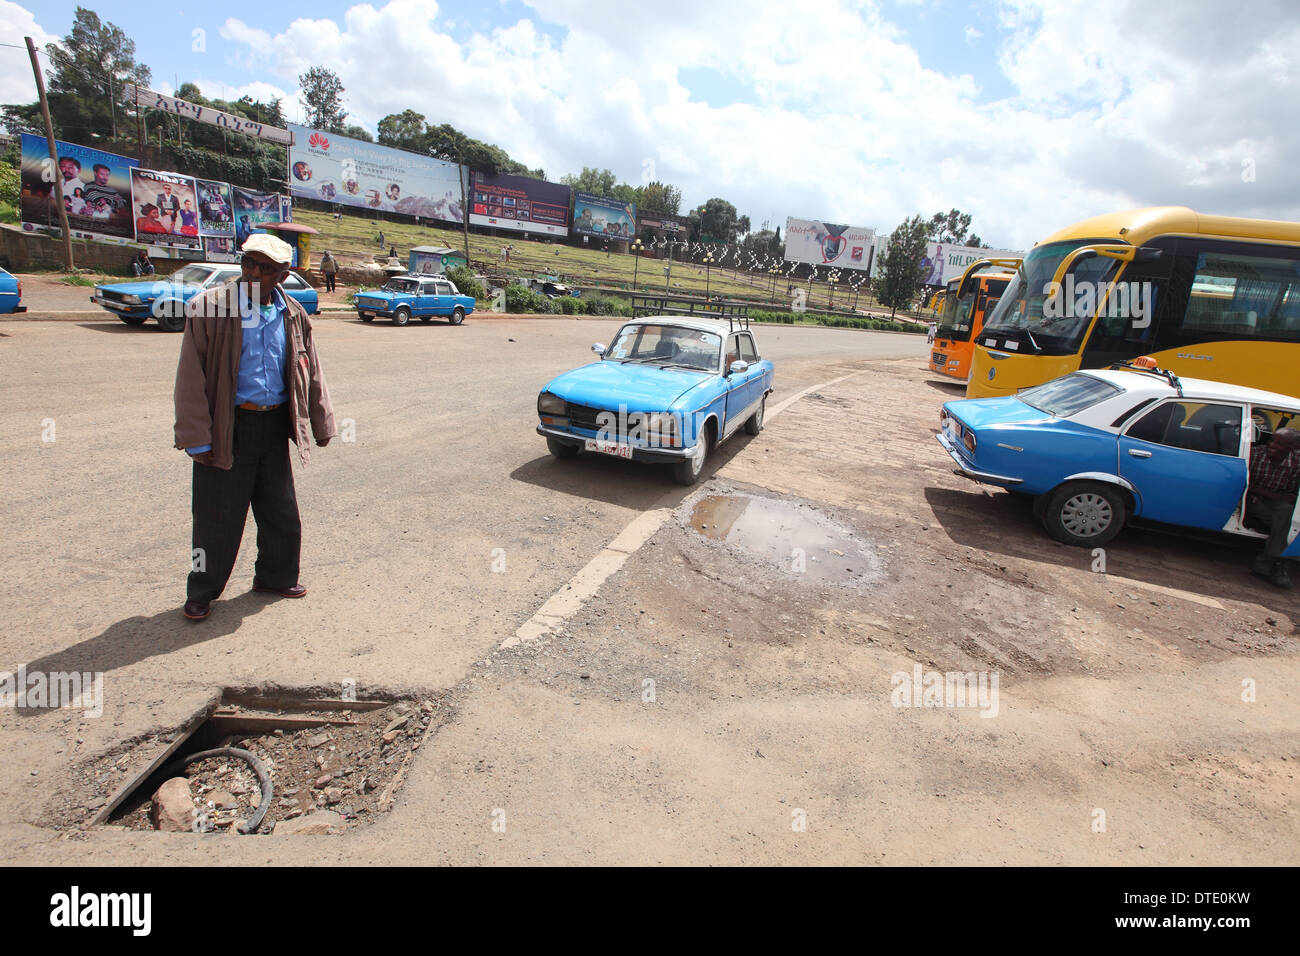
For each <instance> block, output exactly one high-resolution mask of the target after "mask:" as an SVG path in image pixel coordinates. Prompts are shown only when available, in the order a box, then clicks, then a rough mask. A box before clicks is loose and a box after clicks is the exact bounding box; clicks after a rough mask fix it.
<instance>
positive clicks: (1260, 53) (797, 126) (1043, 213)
mask: <svg viewBox="0 0 1300 956" xmlns="http://www.w3.org/2000/svg"><path fill="white" fill-rule="evenodd" d="M81 2H82V3H83V4H86V5H88V6H89V7H90V8H91V9H93V10H95V11H96V12H97V13H98V14H99V15H100V16H101V17H103V18H104V19H107V20H109V21H111V22H113V23H115V24H117V25H118V26H120V27H122V28H123V29H124V30H125V31H126V32H127V33H128V34H130V35H131V36H132V37H134V38H135V40H136V49H137V59H139V60H140V61H142V62H144V63H146V64H148V65H149V67H150V68H151V69H152V70H153V75H154V85H155V87H156V88H158V89H160V90H163V91H171V90H173V89H174V87H175V86H176V85H177V84H178V83H184V82H187V81H188V82H194V83H197V84H198V85H199V87H200V88H201V89H202V90H203V92H204V93H205V94H206V95H209V96H223V95H224V96H226V97H228V98H234V97H237V96H238V95H240V94H242V93H245V92H247V93H252V94H254V95H256V96H259V97H262V98H266V97H268V96H283V97H284V100H285V109H286V112H287V113H288V115H289V116H290V117H291V118H293V119H297V118H299V115H298V114H299V113H300V107H299V106H298V103H297V97H298V83H297V76H298V75H299V74H300V73H302V72H304V71H305V70H306V69H308V68H309V67H311V66H315V65H324V66H328V67H329V68H331V69H333V70H334V71H335V72H337V73H338V74H339V76H340V77H341V79H342V80H343V83H344V85H345V87H346V89H347V92H346V96H345V105H346V107H347V109H348V110H349V111H350V113H351V114H352V115H351V116H350V118H349V121H350V122H358V123H360V124H361V125H363V126H366V127H367V128H369V129H370V130H371V131H372V132H373V131H374V128H375V124H376V122H377V121H378V120H379V119H380V117H382V116H384V115H386V114H388V113H391V112H399V111H401V110H402V109H405V108H408V107H410V108H413V109H415V110H417V111H419V112H421V113H423V114H424V115H425V116H426V118H427V119H428V120H430V121H431V122H435V123H441V122H448V123H451V124H452V125H454V126H457V127H459V128H460V129H463V130H465V131H466V132H468V133H469V134H470V135H472V136H475V137H477V138H479V139H483V140H486V141H488V142H493V143H496V144H498V145H500V146H502V147H504V148H505V149H506V150H507V151H508V152H509V153H510V154H511V155H512V156H514V157H516V158H518V159H519V160H521V161H523V162H525V163H527V164H528V165H529V166H532V167H538V166H540V167H542V168H544V169H545V170H546V172H547V174H548V176H549V177H550V178H553V179H555V178H558V177H559V176H561V175H563V174H565V173H571V172H577V171H579V170H580V169H581V167H583V166H584V165H585V166H597V167H607V168H609V169H612V170H613V171H614V172H615V174H616V175H617V176H618V177H619V178H620V179H621V180H623V181H627V182H631V183H639V182H642V181H644V180H647V179H654V178H657V179H661V180H664V181H666V182H670V183H674V184H676V185H678V186H680V187H681V188H682V191H683V195H684V204H685V205H687V206H695V205H699V204H700V203H702V202H704V201H705V200H706V199H708V198H710V197H712V196H721V197H723V198H725V199H728V200H730V201H732V202H734V203H735V204H736V206H737V207H738V208H739V210H740V212H742V213H745V214H747V215H749V217H750V219H751V220H752V222H753V224H754V226H755V228H758V227H759V226H760V225H762V224H763V223H764V222H769V223H771V224H773V225H782V226H784V223H785V218H786V216H798V217H804V218H810V219H827V220H831V221H835V222H848V223H852V224H854V225H862V226H874V227H876V228H879V229H883V230H886V231H888V230H891V229H893V228H894V226H896V225H897V224H898V222H899V221H900V220H901V219H902V218H904V217H905V216H907V215H910V214H912V213H914V212H921V213H924V214H926V215H928V214H930V213H932V212H934V211H936V210H939V209H948V208H950V207H953V206H956V207H958V208H960V209H963V210H966V211H969V212H971V213H972V214H973V216H974V229H975V231H976V232H978V233H979V234H980V235H982V236H983V238H984V239H985V241H986V242H989V243H991V244H992V245H994V246H998V247H1004V248H1005V247H1010V248H1026V247H1028V246H1029V245H1032V244H1033V243H1034V242H1035V241H1036V240H1038V239H1040V238H1042V237H1043V236H1045V235H1046V234H1048V233H1050V232H1053V231H1055V230H1056V229H1058V228H1060V227H1061V226H1064V225H1067V224H1069V223H1070V222H1073V221H1075V220H1077V219H1081V218H1084V217H1086V216H1089V215H1094V214H1097V213H1102V212H1108V211H1113V210H1116V209H1123V208H1128V207H1133V206H1145V205H1161V204H1181V205H1187V206H1191V207H1192V208H1193V209H1196V210H1198V211H1202V212H1210V213H1224V214H1233V215H1244V216H1256V217H1263V218H1274V219H1292V220H1298V219H1300V188H1297V187H1300V173H1298V172H1297V170H1300V4H1297V3H1295V2H1294V0H1237V2H1234V3H1231V4H1229V3H1224V2H1222V0H1180V2H1179V3H1177V4H1152V3H1149V2H1140V0H1139V2H1130V0H1078V2H1076V0H1059V2H1054V0H972V2H965V3H958V2H956V0H935V2H917V0H907V2H901V0H823V2H815V3H812V2H802V0H796V2H793V3H792V2H789V0H785V2H767V0H744V2H740V0H703V2H702V0H657V2H654V3H628V2H622V0H478V2H475V0H447V2H444V3H436V2H433V0H392V2H389V3H386V4H381V5H376V4H370V3H366V4H357V5H349V4H347V3H345V2H341V0H320V2H317V3H315V4H312V5H309V6H303V7H300V8H298V9H300V10H301V11H302V15H301V16H299V17H298V18H294V17H293V16H292V15H291V14H290V13H288V12H287V11H286V8H285V7H284V6H282V5H280V4H268V3H265V2H264V0H261V2H252V0H226V2H223V3H221V4H218V5H216V6H215V7H208V6H203V5H199V4H189V3H182V4H180V5H179V6H180V8H179V9H178V8H177V7H175V6H172V7H168V6H160V5H157V4H142V3H139V2H135V0H132V2H125V0H99V2H97V0H81ZM75 6H76V3H74V2H65V0H42V2H41V3H40V4H39V5H37V4H35V3H32V2H31V0H27V2H26V3H24V4H18V3H13V2H9V0H0V42H2V43H12V44H18V45H19V46H21V43H22V39H21V38H22V37H23V36H24V35H32V36H33V37H34V38H35V39H37V40H38V41H44V40H48V39H55V38H58V37H60V36H63V35H64V34H66V33H67V32H68V30H69V29H70V27H71V23H72V16H73V11H74V9H75ZM196 31H201V32H196ZM34 99H35V86H34V83H33V81H32V76H31V68H30V65H29V63H28V60H27V56H26V52H25V50H21V49H16V48H14V47H12V46H0V102H15V101H22V102H30V101H31V100H34ZM1288 157H1291V158H1290V159H1288Z"/></svg>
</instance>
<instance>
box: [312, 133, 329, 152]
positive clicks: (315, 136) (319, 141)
mask: <svg viewBox="0 0 1300 956" xmlns="http://www.w3.org/2000/svg"><path fill="white" fill-rule="evenodd" d="M307 142H308V143H310V144H311V145H312V146H315V147H316V148H317V149H329V148H330V141H329V140H328V139H326V138H325V137H324V136H322V135H321V134H320V133H312V134H311V139H309V140H307Z"/></svg>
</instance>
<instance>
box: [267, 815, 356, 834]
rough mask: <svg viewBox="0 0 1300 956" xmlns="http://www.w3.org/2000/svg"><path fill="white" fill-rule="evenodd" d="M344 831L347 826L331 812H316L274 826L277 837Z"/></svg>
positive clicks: (339, 817)
mask: <svg viewBox="0 0 1300 956" xmlns="http://www.w3.org/2000/svg"><path fill="white" fill-rule="evenodd" d="M345 829H347V824H345V823H344V822H343V818H342V817H341V816H339V815H338V814H337V813H335V812H334V811H333V810H317V811H315V812H313V813H308V814H304V815H303V816H300V817H295V818H294V819H292V820H282V821H280V822H279V823H277V824H276V825H275V833H276V835H277V836H279V835H281V834H288V835H290V836H301V835H303V834H324V833H342V832H343V831H344V830H345Z"/></svg>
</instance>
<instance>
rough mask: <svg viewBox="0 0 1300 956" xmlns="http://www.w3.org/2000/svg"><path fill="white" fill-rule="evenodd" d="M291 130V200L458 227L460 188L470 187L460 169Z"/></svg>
mask: <svg viewBox="0 0 1300 956" xmlns="http://www.w3.org/2000/svg"><path fill="white" fill-rule="evenodd" d="M289 129H290V131H291V132H292V133H293V135H294V144H293V146H292V147H290V149H289V194H290V195H291V196H297V197H300V198H303V199H320V200H324V201H325V202H336V203H342V204H343V205H345V206H358V207H360V208H362V209H383V210H386V211H387V212H396V213H401V214H403V215H407V216H418V217H420V218H421V219H434V220H438V221H440V222H455V223H459V222H460V221H461V219H462V211H461V197H462V196H463V195H465V193H464V192H462V188H464V189H465V190H468V188H469V183H468V181H465V180H464V179H463V178H464V177H465V175H466V173H465V170H464V168H463V167H462V166H460V164H458V163H449V162H446V161H444V160H441V159H434V158H433V157H432V156H421V155H420V154H419V153H409V152H407V151H406V150H404V149H393V148H392V147H390V146H380V145H378V144H376V143H364V142H362V141H361V140H359V139H349V138H348V137H346V136H339V135H338V134H337V133H325V132H321V131H320V130H315V129H311V128H309V127H306V126H298V125H296V124H292V123H291V124H290V125H289Z"/></svg>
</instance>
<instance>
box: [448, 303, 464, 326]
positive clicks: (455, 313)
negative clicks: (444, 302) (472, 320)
mask: <svg viewBox="0 0 1300 956" xmlns="http://www.w3.org/2000/svg"><path fill="white" fill-rule="evenodd" d="M447 321H448V322H450V323H451V324H452V325H460V324H461V323H462V322H464V321H465V310H464V309H462V308H461V307H460V306H456V308H454V309H452V310H451V318H449V319H448V320H447Z"/></svg>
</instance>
